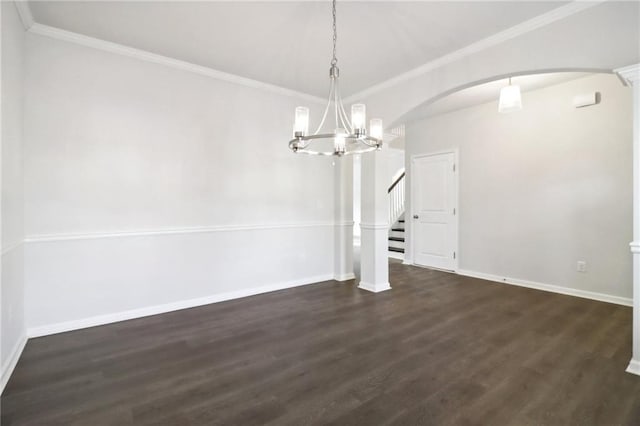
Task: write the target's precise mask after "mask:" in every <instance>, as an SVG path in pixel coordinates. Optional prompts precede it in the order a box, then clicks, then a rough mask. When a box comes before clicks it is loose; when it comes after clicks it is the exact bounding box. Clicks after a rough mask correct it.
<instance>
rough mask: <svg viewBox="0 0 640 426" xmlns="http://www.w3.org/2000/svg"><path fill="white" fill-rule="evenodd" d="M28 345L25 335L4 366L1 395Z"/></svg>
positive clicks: (0, 386)
mask: <svg viewBox="0 0 640 426" xmlns="http://www.w3.org/2000/svg"><path fill="white" fill-rule="evenodd" d="M26 344H27V336H25V335H24V334H23V335H22V336H21V337H20V339H18V341H17V342H16V344H15V345H14V346H13V350H12V351H11V354H10V355H9V359H8V360H7V361H6V362H5V363H4V365H3V366H2V376H0V394H2V392H4V387H5V386H6V385H7V383H8V382H9V378H10V377H11V374H13V370H14V369H15V368H16V365H17V364H18V360H19V359H20V355H22V351H23V350H24V346H25V345H26Z"/></svg>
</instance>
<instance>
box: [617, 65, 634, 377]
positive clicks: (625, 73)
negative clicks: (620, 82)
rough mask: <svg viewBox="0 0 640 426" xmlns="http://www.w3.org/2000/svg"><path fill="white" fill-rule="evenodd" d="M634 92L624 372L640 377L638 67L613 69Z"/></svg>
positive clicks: (630, 66)
mask: <svg viewBox="0 0 640 426" xmlns="http://www.w3.org/2000/svg"><path fill="white" fill-rule="evenodd" d="M614 72H615V73H616V74H618V75H619V76H620V77H622V78H623V79H624V80H625V81H627V82H628V83H629V84H630V85H631V90H632V92H633V242H631V244H629V246H630V249H631V253H632V254H633V355H632V357H631V361H630V362H629V367H627V372H629V373H632V374H637V375H640V64H633V65H629V66H626V67H622V68H618V69H615V70H614Z"/></svg>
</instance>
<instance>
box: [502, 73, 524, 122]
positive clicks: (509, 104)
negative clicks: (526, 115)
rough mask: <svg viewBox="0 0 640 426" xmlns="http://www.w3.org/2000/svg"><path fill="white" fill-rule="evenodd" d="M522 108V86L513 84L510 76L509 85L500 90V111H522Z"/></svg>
mask: <svg viewBox="0 0 640 426" xmlns="http://www.w3.org/2000/svg"><path fill="white" fill-rule="evenodd" d="M521 109H522V96H521V95H520V86H517V85H512V84H511V78H509V85H508V86H506V87H503V88H502V89H501V90H500V101H499V102H498V112H501V113H507V112H513V111H520V110H521Z"/></svg>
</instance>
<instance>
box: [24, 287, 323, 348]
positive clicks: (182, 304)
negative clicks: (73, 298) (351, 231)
mask: <svg viewBox="0 0 640 426" xmlns="http://www.w3.org/2000/svg"><path fill="white" fill-rule="evenodd" d="M331 280H333V274H326V275H318V276H315V277H308V278H304V279H298V280H292V281H287V282H284V283H278V284H268V285H264V286H261V287H254V288H248V289H243V290H236V291H229V292H225V293H218V294H213V295H210V296H205V297H199V298H196V299H189V300H182V301H179V302H171V303H166V304H163V305H156V306H148V307H145V308H139V309H132V310H128V311H122V312H116V313H113V314H106V315H97V316H93V317H88V318H82V319H78V320H73V321H66V322H61V323H57V324H49V325H42V326H38V327H29V328H28V329H27V336H28V337H29V338H33V337H40V336H48V335H51V334H57V333H64V332H67V331H73V330H79V329H82V328H88V327H95V326H98V325H105V324H111V323H114V322H120V321H126V320H130V319H135V318H142V317H147V316H150V315H158V314H164V313H167V312H172V311H178V310H181V309H188V308H194V307H196V306H203V305H209V304H211V303H218V302H224V301H226V300H233V299H240V298H243V297H248V296H254V295H257V294H262V293H270V292H272V291H278V290H284V289H287V288H292V287H299V286H303V285H309V284H317V283H322V282H324V281H331Z"/></svg>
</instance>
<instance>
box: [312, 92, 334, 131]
mask: <svg viewBox="0 0 640 426" xmlns="http://www.w3.org/2000/svg"><path fill="white" fill-rule="evenodd" d="M334 90H335V84H334V80H333V79H332V80H331V84H330V89H329V101H328V102H327V107H326V108H325V109H324V114H322V120H320V124H319V125H318V128H317V129H316V131H315V132H314V133H313V134H314V135H317V134H318V133H319V132H320V130H322V126H324V122H325V120H326V119H327V114H328V113H329V108H330V107H331V98H332V97H333V91H334Z"/></svg>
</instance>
